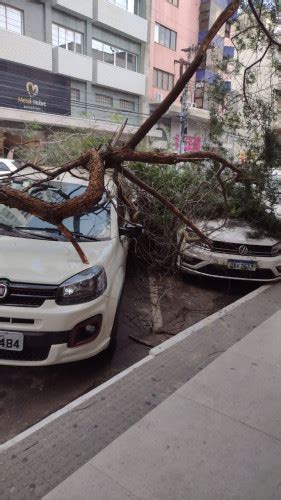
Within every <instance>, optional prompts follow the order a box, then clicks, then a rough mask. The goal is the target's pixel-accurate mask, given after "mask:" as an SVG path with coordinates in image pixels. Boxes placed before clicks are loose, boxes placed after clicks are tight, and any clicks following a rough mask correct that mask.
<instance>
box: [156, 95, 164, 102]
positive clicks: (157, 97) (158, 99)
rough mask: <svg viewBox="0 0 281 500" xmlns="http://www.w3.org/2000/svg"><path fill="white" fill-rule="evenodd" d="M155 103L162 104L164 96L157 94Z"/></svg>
mask: <svg viewBox="0 0 281 500" xmlns="http://www.w3.org/2000/svg"><path fill="white" fill-rule="evenodd" d="M155 101H156V102H162V94H159V93H156V94H155Z"/></svg>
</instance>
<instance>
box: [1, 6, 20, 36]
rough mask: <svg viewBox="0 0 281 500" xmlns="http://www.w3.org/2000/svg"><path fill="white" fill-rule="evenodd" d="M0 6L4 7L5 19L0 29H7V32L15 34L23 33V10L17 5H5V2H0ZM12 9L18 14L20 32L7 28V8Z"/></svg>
mask: <svg viewBox="0 0 281 500" xmlns="http://www.w3.org/2000/svg"><path fill="white" fill-rule="evenodd" d="M0 7H3V8H4V19H5V28H1V27H0V31H7V32H9V33H16V34H17V35H24V11H23V10H21V9H18V8H17V7H13V6H11V5H7V4H5V3H2V2H0ZM9 9H11V10H14V11H16V12H18V13H19V14H20V33H19V31H15V30H11V29H8V14H7V12H8V10H9Z"/></svg>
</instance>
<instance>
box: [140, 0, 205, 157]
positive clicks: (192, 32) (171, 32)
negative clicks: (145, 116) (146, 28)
mask: <svg viewBox="0 0 281 500" xmlns="http://www.w3.org/2000/svg"><path fill="white" fill-rule="evenodd" d="M199 8H200V0H152V12H151V25H150V30H151V31H150V51H149V52H150V59H149V83H148V100H149V105H150V110H153V109H155V107H156V106H159V103H161V102H162V100H163V99H164V98H165V97H166V95H167V94H168V92H169V90H170V89H171V88H172V86H173V84H174V82H175V81H176V80H177V79H178V78H179V75H180V64H179V62H176V61H180V59H185V61H188V58H189V57H190V55H189V54H190V53H188V52H187V53H186V52H183V51H182V49H186V48H191V47H192V46H196V45H197V43H198V29H199V24H198V18H199ZM191 57H192V56H191ZM194 87H195V82H194V81H193V82H190V84H189V86H188V96H187V99H188V101H189V106H191V107H192V104H193V101H194V98H193V96H194ZM180 112H181V104H180V99H178V100H177V101H176V103H175V104H174V105H173V106H172V107H171V108H170V110H169V112H168V113H167V114H166V115H165V118H163V119H162V120H161V124H160V126H161V125H165V130H167V129H169V131H170V132H169V135H170V139H171V143H172V144H171V146H172V147H174V148H175V149H177V148H178V142H179V134H180ZM188 135H189V141H188V144H187V146H186V148H187V149H188V148H189V149H190V147H191V146H190V144H191V145H192V144H195V145H196V147H197V148H198V137H197V136H194V135H193V133H192V130H191V131H188ZM193 137H194V138H196V140H195V141H194V140H192V138H193ZM163 139H166V138H165V137H163Z"/></svg>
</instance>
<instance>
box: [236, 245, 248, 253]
mask: <svg viewBox="0 0 281 500" xmlns="http://www.w3.org/2000/svg"><path fill="white" fill-rule="evenodd" d="M238 252H239V253H240V255H247V254H248V252H249V250H248V248H247V247H246V246H245V245H241V246H240V247H239V248H238Z"/></svg>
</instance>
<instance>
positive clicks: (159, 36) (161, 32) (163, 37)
mask: <svg viewBox="0 0 281 500" xmlns="http://www.w3.org/2000/svg"><path fill="white" fill-rule="evenodd" d="M154 41H155V42H157V43H160V45H164V47H167V48H168V49H172V50H176V46H177V33H176V32H175V31H173V30H170V29H169V28H165V26H162V24H158V23H155V33H154Z"/></svg>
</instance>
